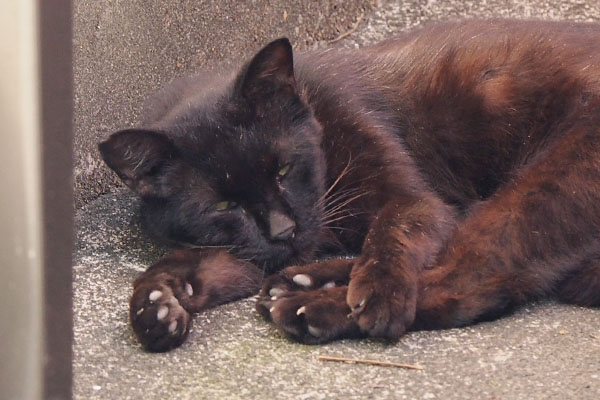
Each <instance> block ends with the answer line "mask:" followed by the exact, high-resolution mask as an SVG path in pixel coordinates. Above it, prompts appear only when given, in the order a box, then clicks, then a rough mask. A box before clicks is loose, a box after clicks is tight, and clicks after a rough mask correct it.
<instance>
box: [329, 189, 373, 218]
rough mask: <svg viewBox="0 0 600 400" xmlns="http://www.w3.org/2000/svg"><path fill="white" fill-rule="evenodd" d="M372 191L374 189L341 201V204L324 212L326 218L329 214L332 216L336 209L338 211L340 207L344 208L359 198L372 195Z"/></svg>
mask: <svg viewBox="0 0 600 400" xmlns="http://www.w3.org/2000/svg"><path fill="white" fill-rule="evenodd" d="M372 193H373V192H372V191H368V192H363V193H360V194H358V195H356V196H352V197H351V198H349V199H347V200H345V201H344V202H343V203H340V204H338V205H336V206H335V207H334V208H333V209H331V210H328V211H327V212H326V213H324V216H325V218H326V217H327V216H331V215H332V214H333V213H334V212H336V211H338V210H340V209H343V207H345V206H347V205H348V204H350V203H352V202H353V201H355V200H358V199H359V198H361V197H364V196H367V195H370V194H372Z"/></svg>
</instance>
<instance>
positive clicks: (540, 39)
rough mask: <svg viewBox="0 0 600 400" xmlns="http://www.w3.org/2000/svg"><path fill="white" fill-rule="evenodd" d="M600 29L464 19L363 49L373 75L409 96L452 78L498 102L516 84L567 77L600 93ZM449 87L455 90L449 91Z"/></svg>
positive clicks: (574, 24) (558, 23)
mask: <svg viewBox="0 0 600 400" xmlns="http://www.w3.org/2000/svg"><path fill="white" fill-rule="evenodd" d="M598 43H600V24H597V23H579V22H569V21H519V20H503V19H497V20H466V21H456V22H444V23H433V24H431V25H428V26H425V27H422V28H419V29H417V30H414V31H412V32H409V33H406V34H404V35H401V36H399V37H397V38H393V39H390V40H387V41H384V42H381V43H380V44H378V45H375V46H372V47H369V48H365V49H364V53H365V54H366V55H367V57H368V58H369V59H371V60H372V62H371V64H370V74H371V77H372V78H373V79H374V80H376V81H378V82H383V83H384V84H387V85H390V86H392V87H393V86H398V85H401V86H402V87H403V88H405V89H406V90H416V91H420V90H427V91H430V92H435V91H436V90H442V89H443V87H442V86H444V85H445V86H446V87H448V83H449V82H448V80H453V81H454V83H455V84H456V85H458V86H461V87H469V86H470V87H473V88H474V89H477V87H479V89H480V90H481V91H482V92H483V94H484V95H485V92H489V95H490V96H495V95H497V94H499V93H498V91H499V90H500V89H501V88H502V86H505V83H506V82H505V81H507V80H510V79H514V78H519V77H521V78H523V81H521V82H519V84H524V83H525V80H529V81H535V82H539V84H546V83H551V82H552V81H553V80H554V81H556V80H557V79H561V78H567V77H568V79H569V80H572V81H574V82H575V81H577V83H579V84H581V85H583V86H586V88H587V89H588V90H593V91H596V92H598V91H600V47H599V46H598ZM449 86H452V85H449Z"/></svg>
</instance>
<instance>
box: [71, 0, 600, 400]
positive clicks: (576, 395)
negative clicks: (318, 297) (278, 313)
mask: <svg viewBox="0 0 600 400" xmlns="http://www.w3.org/2000/svg"><path fill="white" fill-rule="evenodd" d="M458 3H460V4H458ZM456 16H521V17H543V18H575V19H581V20H600V5H599V4H598V3H597V2H596V1H578V0H571V1H568V2H562V1H558V0H547V1H542V0H539V1H538V0H536V1H509V0H505V1H500V0H487V1H485V0H482V1H472V2H469V1H465V2H462V1H461V2H458V1H447V2H446V1H427V2H425V1H398V2H389V3H386V2H384V3H383V4H380V5H379V7H378V8H377V9H376V10H375V11H374V12H373V13H370V14H368V15H365V19H364V20H363V22H362V24H361V26H360V27H359V29H358V30H357V31H356V32H355V33H354V34H353V35H351V36H350V38H348V40H346V41H345V42H344V43H343V44H344V45H346V46H356V45H359V44H360V45H362V44H366V43H369V42H372V41H376V40H379V39H380V38H382V37H384V36H387V35H390V34H393V33H394V32H397V31H400V30H402V29H405V28H407V27H410V26H413V25H415V24H418V23H421V22H424V21H429V20H437V19H445V18H449V17H456ZM83 67H84V66H80V68H83ZM107 79H108V78H107ZM111 79H112V78H111ZM114 79H119V78H118V76H115V77H114ZM106 101H110V99H106ZM87 117H89V116H87ZM89 118H91V117H89ZM135 209H136V207H135V201H134V199H132V197H131V196H130V195H129V193H128V192H127V191H125V190H118V191H115V192H112V193H108V194H105V195H102V196H100V197H99V198H97V199H96V200H95V201H92V202H89V203H88V204H87V205H85V206H84V207H83V208H81V209H79V211H78V212H77V216H76V224H77V228H78V235H77V244H76V249H75V257H74V259H75V261H74V262H75V264H74V318H75V321H74V323H75V345H74V354H75V358H74V374H75V380H74V384H75V386H74V397H75V398H76V399H166V398H169V399H254V398H274V399H321V398H327V399H330V398H336V399H337V398H344V399H368V398H377V399H550V398H556V399H598V398H600V311H599V310H597V309H596V310H593V309H584V308H578V307H571V306H564V305H559V304H556V303H553V302H552V301H548V302H543V303H538V304H532V305H530V306H528V307H525V308H523V309H520V310H519V311H518V312H516V313H515V314H513V315H511V316H508V317H505V318H502V319H500V320H498V321H494V322H489V323H483V324H479V325H476V326H473V327H468V328H463V329H452V330H446V331H432V332H413V333H410V334H408V335H406V336H405V337H403V338H402V340H400V342H398V343H397V344H395V345H389V344H386V343H383V342H379V341H374V340H364V341H340V342H336V343H332V344H328V345H324V346H316V347H311V346H306V345H300V344H297V343H294V342H292V341H289V340H287V339H286V338H284V337H282V336H281V335H280V334H279V333H278V332H277V331H276V330H274V329H273V328H272V327H271V326H269V325H268V324H266V323H265V322H263V321H262V320H261V319H260V318H259V317H258V315H257V314H256V313H255V312H254V309H253V302H254V300H253V299H247V300H243V301H239V302H236V303H232V304H228V305H225V306H221V307H217V308H215V309H213V310H211V311H208V312H205V313H202V314H200V315H198V316H196V318H195V319H194V326H193V329H192V332H191V334H190V336H189V338H188V340H187V342H186V343H185V344H184V345H183V346H182V347H180V348H178V349H176V350H174V351H172V352H170V353H167V354H149V353H145V352H143V351H142V349H141V348H140V346H139V345H138V344H137V343H136V341H135V338H134V337H133V333H132V332H131V330H130V327H129V325H128V321H127V301H128V297H129V295H130V291H131V283H132V281H133V279H134V278H135V277H136V276H137V275H138V274H139V273H140V272H141V271H143V270H144V268H145V267H146V266H147V265H148V264H150V263H151V262H153V261H154V260H156V259H157V258H158V257H159V256H160V255H161V254H163V253H164V252H165V251H167V250H166V249H162V248H158V247H156V246H155V245H153V244H152V243H151V242H149V241H148V240H147V239H146V238H145V237H144V236H143V234H141V233H140V232H139V230H138V226H137V222H136V214H135ZM318 355H338V356H346V357H355V358H371V359H378V360H388V361H395V362H402V363H411V364H419V365H421V366H423V370H422V371H416V370H404V369H397V368H389V367H378V366H370V365H350V364H338V363H328V362H322V361H318V360H317V359H316V358H317V356H318Z"/></svg>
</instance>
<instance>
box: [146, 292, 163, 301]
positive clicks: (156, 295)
mask: <svg viewBox="0 0 600 400" xmlns="http://www.w3.org/2000/svg"><path fill="white" fill-rule="evenodd" d="M160 296H162V292H161V291H160V290H153V291H151V292H150V295H149V296H148V299H149V300H150V301H156V300H158V299H160Z"/></svg>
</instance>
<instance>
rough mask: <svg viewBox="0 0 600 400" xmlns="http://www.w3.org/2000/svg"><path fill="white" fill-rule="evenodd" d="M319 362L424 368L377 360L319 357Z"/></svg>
mask: <svg viewBox="0 0 600 400" xmlns="http://www.w3.org/2000/svg"><path fill="white" fill-rule="evenodd" d="M317 360H319V361H338V362H345V363H350V364H367V365H378V366H381V367H396V368H407V369H418V370H422V369H423V367H421V366H420V365H412V364H400V363H395V362H390V361H377V360H361V359H356V358H346V357H334V356H318V357H317Z"/></svg>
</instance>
